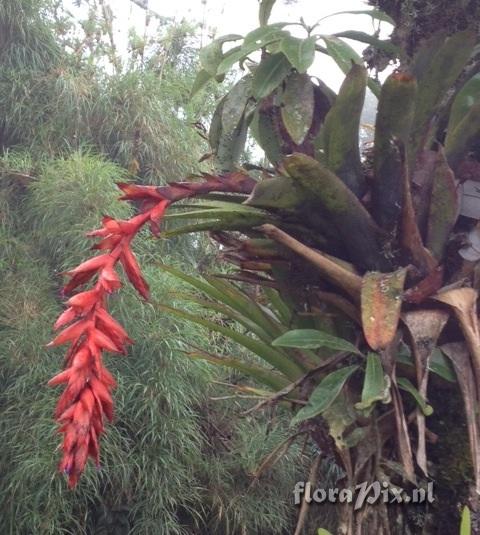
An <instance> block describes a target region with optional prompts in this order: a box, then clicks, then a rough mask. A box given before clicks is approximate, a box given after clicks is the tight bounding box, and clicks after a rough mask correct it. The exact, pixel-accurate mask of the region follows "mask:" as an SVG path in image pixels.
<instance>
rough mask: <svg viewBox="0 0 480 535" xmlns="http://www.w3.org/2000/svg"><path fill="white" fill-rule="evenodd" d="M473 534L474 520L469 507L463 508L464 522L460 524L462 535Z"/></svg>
mask: <svg viewBox="0 0 480 535" xmlns="http://www.w3.org/2000/svg"><path fill="white" fill-rule="evenodd" d="M471 533H472V520H471V515H470V509H469V508H468V505H465V506H464V507H463V511H462V521H461V523H460V535H471Z"/></svg>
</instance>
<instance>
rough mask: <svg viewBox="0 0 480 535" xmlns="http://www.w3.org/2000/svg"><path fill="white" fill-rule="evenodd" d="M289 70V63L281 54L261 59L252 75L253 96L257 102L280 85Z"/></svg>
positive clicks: (290, 67)
mask: <svg viewBox="0 0 480 535" xmlns="http://www.w3.org/2000/svg"><path fill="white" fill-rule="evenodd" d="M291 69H292V66H291V64H290V62H289V61H288V59H287V58H286V57H285V55H284V54H282V53H279V54H273V55H272V56H269V57H267V58H265V59H263V60H262V61H261V63H260V65H259V66H258V68H257V69H256V71H255V73H254V75H253V83H252V92H253V96H254V97H255V98H256V99H257V100H258V99H262V98H264V97H266V96H267V95H269V94H270V93H271V92H272V91H273V90H274V89H276V88H277V87H278V86H279V85H280V84H281V83H282V81H283V80H284V79H285V78H286V76H287V75H288V73H289V72H290V71H291Z"/></svg>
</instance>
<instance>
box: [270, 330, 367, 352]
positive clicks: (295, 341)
mask: <svg viewBox="0 0 480 535" xmlns="http://www.w3.org/2000/svg"><path fill="white" fill-rule="evenodd" d="M272 345H273V346H280V347H295V348H298V349H319V348H322V347H324V348H327V349H334V350H337V351H347V352H348V353H355V354H357V355H361V354H362V353H361V352H360V351H359V350H358V349H357V348H356V347H355V346H354V345H353V344H351V343H350V342H349V341H348V340H344V339H343V338H338V337H337V336H333V335H331V334H328V333H325V332H322V331H317V330H315V329H294V330H293V331H288V332H286V333H285V334H282V336H279V337H278V338H277V339H276V340H274V341H273V342H272Z"/></svg>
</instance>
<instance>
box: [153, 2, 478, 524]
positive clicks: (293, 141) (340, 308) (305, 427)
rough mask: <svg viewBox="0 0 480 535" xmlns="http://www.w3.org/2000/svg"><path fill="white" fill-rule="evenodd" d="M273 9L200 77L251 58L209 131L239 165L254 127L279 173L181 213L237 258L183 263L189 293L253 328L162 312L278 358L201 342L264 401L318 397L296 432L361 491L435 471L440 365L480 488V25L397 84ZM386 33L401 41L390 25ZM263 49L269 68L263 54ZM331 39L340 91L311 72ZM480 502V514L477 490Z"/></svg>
mask: <svg viewBox="0 0 480 535" xmlns="http://www.w3.org/2000/svg"><path fill="white" fill-rule="evenodd" d="M272 6H273V2H268V1H266V0H264V1H263V2H262V3H261V10H260V23H261V26H260V27H259V28H258V29H256V30H254V31H252V32H251V33H250V34H248V35H247V36H245V37H242V36H237V35H229V36H225V37H223V38H219V39H217V40H216V41H214V42H213V43H212V44H210V45H209V46H208V47H206V48H205V49H204V50H203V52H202V53H201V64H202V68H203V70H202V71H201V72H200V74H199V75H198V77H197V80H196V85H197V87H198V86H201V84H202V83H203V82H204V81H206V80H208V79H210V78H215V79H217V80H221V79H222V77H223V75H224V73H225V72H226V71H227V70H228V69H229V68H230V67H231V66H232V65H233V64H234V63H236V62H237V61H240V66H241V67H242V68H247V69H248V71H249V72H248V73H247V74H245V76H244V77H243V78H242V79H241V80H240V81H239V82H238V83H237V84H236V85H235V86H234V87H233V88H232V89H231V90H230V91H229V93H227V95H226V96H225V97H223V99H222V100H221V101H220V102H219V105H218V106H217V109H216V111H215V113H214V115H213V119H212V123H211V126H210V132H209V140H210V143H211V146H212V150H213V153H214V154H215V156H216V160H217V163H218V169H220V170H221V171H223V172H224V173H226V172H229V171H231V170H232V169H234V168H235V166H236V165H238V160H239V157H240V154H241V153H242V150H243V146H244V144H245V139H246V136H247V132H248V131H249V130H250V132H251V133H252V134H253V136H254V137H255V139H256V140H257V142H258V143H259V145H260V146H261V148H262V149H263V150H264V151H265V153H266V156H267V157H268V159H269V161H270V164H271V167H270V168H264V169H262V168H260V169H258V173H257V174H256V175H255V174H254V173H252V175H251V177H252V178H256V179H257V183H256V184H255V185H254V186H253V187H252V189H251V192H250V195H248V196H247V195H245V193H246V192H243V193H244V194H239V193H238V192H236V191H234V190H232V191H231V192H230V193H229V194H228V195H225V190H224V189H223V190H221V191H222V193H221V194H219V193H214V194H207V195H206V200H202V201H199V202H197V203H195V202H192V203H191V204H189V205H187V206H183V207H182V206H178V205H177V208H178V209H177V210H174V211H173V212H172V213H171V215H170V216H169V217H170V218H173V219H175V218H176V219H183V218H187V219H201V221H200V222H199V223H193V224H191V225H186V226H184V227H180V228H176V229H175V231H174V233H175V234H178V233H182V232H192V231H196V230H197V231H198V230H202V231H205V230H211V231H213V232H214V233H213V237H214V238H215V239H216V240H217V241H218V242H219V243H220V244H221V245H222V247H221V249H220V255H221V257H222V258H223V259H224V260H227V261H228V262H230V263H232V264H233V265H235V266H237V268H238V269H237V270H236V271H234V272H233V273H232V272H230V273H229V274H228V275H225V274H220V276H219V275H218V274H217V276H207V277H204V280H201V279H199V278H194V277H187V276H185V275H183V274H181V273H179V272H174V271H172V269H170V268H166V269H167V271H170V272H172V273H175V275H176V276H177V277H179V278H181V279H183V280H185V281H186V282H188V283H189V284H190V285H192V286H193V288H194V289H195V292H194V294H193V295H190V296H186V297H187V300H190V301H194V302H195V303H197V304H200V305H201V306H203V307H204V308H205V309H206V310H208V311H209V313H210V314H211V313H212V311H213V312H215V313H216V314H222V315H224V316H226V317H228V318H230V319H231V320H234V321H235V322H236V323H237V324H238V325H240V326H241V327H242V329H243V330H244V332H242V333H241V334H239V333H238V331H237V330H236V329H232V328H230V327H227V326H225V325H223V324H222V323H217V322H215V321H212V320H211V319H207V318H205V317H204V316H198V315H192V314H191V313H189V312H185V311H180V310H176V309H172V308H171V307H163V308H164V309H165V310H166V311H167V312H168V313H169V314H171V315H174V316H177V317H181V318H183V319H188V320H190V321H192V322H194V323H197V324H200V325H202V326H204V327H206V328H207V329H209V330H210V331H214V332H220V333H221V334H222V335H224V336H227V337H229V338H231V339H232V340H234V341H235V342H237V343H238V344H240V345H241V346H243V347H244V348H246V349H248V350H249V351H251V352H253V353H254V354H256V355H257V356H258V357H260V359H262V360H263V361H264V363H263V365H258V364H257V363H254V364H252V363H250V362H244V361H242V360H241V359H238V358H236V357H234V356H228V357H225V356H222V355H217V354H215V353H214V352H212V351H206V350H199V351H197V352H194V353H192V354H191V356H192V357H195V358H203V359H204V360H207V361H209V362H211V363H214V364H216V365H218V364H219V365H224V366H227V367H231V368H234V369H237V370H242V372H246V373H248V374H249V375H251V376H252V377H255V378H256V380H257V381H258V382H259V383H261V384H263V385H264V386H266V387H268V388H269V389H271V390H273V391H274V394H272V395H270V396H269V395H268V394H266V393H265V391H264V390H260V389H256V390H252V392H253V393H254V395H256V396H257V397H258V398H259V400H260V401H259V404H258V406H257V408H258V407H263V406H265V405H268V406H272V405H277V404H279V403H285V402H287V403H291V404H293V405H298V404H300V405H304V406H303V407H302V408H301V409H300V410H299V411H298V412H297V413H296V415H295V416H294V418H293V420H292V425H294V426H296V425H299V426H300V427H299V428H297V430H296V431H295V433H294V434H293V435H292V436H291V439H292V442H293V440H294V438H295V437H296V436H297V434H308V435H309V436H311V438H312V439H313V441H314V442H315V443H316V444H317V445H318V447H319V448H320V450H321V452H322V454H323V455H326V454H331V455H334V456H335V457H336V459H337V461H338V462H339V463H340V464H341V465H342V467H343V469H344V471H345V476H344V479H343V484H345V486H347V487H352V486H354V485H355V484H356V483H357V482H359V481H364V480H368V481H371V480H374V479H380V480H382V481H385V480H386V481H390V482H393V483H396V484H397V485H398V484H400V485H404V486H408V485H418V484H421V482H422V481H426V480H428V477H429V475H430V474H429V466H428V463H427V458H428V455H427V452H428V450H427V438H428V436H429V433H428V429H427V427H426V421H427V420H426V419H427V418H428V417H430V418H432V417H434V416H432V412H433V409H432V407H431V406H430V405H429V404H428V401H427V399H428V388H429V384H430V383H431V381H430V382H429V376H430V372H434V373H435V374H436V375H438V377H439V379H437V381H439V382H440V384H442V388H445V389H447V390H448V389H449V388H452V386H451V384H450V386H449V383H455V382H456V383H457V385H458V387H459V390H460V392H461V394H462V396H463V399H464V402H465V408H466V412H467V422H468V440H469V443H470V447H471V452H472V459H473V476H472V479H473V481H474V483H473V486H474V489H476V492H478V490H479V488H480V487H479V485H480V476H479V472H478V467H479V466H480V462H479V460H480V457H479V455H480V452H479V449H478V437H479V422H478V418H477V414H478V404H479V387H478V385H479V384H480V375H479V373H478V370H479V369H480V368H479V364H478V363H479V362H480V361H479V350H478V348H479V347H480V338H479V334H478V333H479V332H480V329H479V325H478V318H477V313H476V300H477V285H478V275H477V274H476V273H477V271H476V261H477V260H478V257H475V258H473V257H470V256H469V254H468V253H467V252H466V251H465V247H464V246H465V240H464V238H465V231H466V230H469V229H471V228H473V226H474V225H475V221H472V220H469V219H466V218H462V217H461V218H459V217H458V214H459V198H458V189H459V184H460V183H461V182H462V181H464V180H466V178H471V177H473V178H474V179H475V178H478V173H479V161H478V155H477V152H476V144H478V139H479V136H480V130H479V124H480V121H478V110H479V109H480V108H479V106H480V100H479V94H478V80H477V76H476V75H473V76H472V74H471V73H470V74H469V75H468V74H467V75H466V73H468V72H469V71H468V69H467V67H468V65H469V61H470V60H471V58H472V57H473V56H474V55H475V53H476V46H478V38H477V35H476V33H475V32H474V31H471V30H465V31H462V32H458V33H455V34H453V35H451V36H450V37H448V38H446V37H445V35H444V34H443V33H442V32H439V33H437V34H435V35H434V36H433V37H431V38H430V39H429V40H426V41H425V43H424V44H423V45H422V46H421V47H420V49H419V50H418V51H417V53H416V56H415V57H414V59H413V61H412V62H410V63H409V65H408V69H407V68H406V67H405V66H402V64H401V65H400V69H399V70H397V71H395V72H394V73H393V74H391V75H390V76H389V77H388V78H387V80H386V81H385V83H384V84H383V85H382V86H381V87H380V86H379V85H378V82H376V81H375V80H372V79H371V78H369V76H368V73H367V70H366V69H365V68H364V67H363V65H362V64H361V62H360V61H359V59H358V57H352V54H351V53H350V52H349V51H348V49H346V48H345V46H343V45H346V43H343V41H342V43H343V44H342V45H340V44H339V43H338V42H337V40H338V39H341V37H339V36H336V39H337V40H334V43H335V44H336V45H338V46H332V42H331V39H330V37H329V36H323V35H313V33H312V32H313V29H312V28H308V27H307V26H305V24H304V23H302V26H303V27H304V28H305V30H306V31H307V33H308V35H307V37H306V38H305V39H298V38H296V37H293V36H292V35H290V34H289V33H288V32H287V31H286V30H285V28H286V27H287V24H284V23H281V24H268V20H267V19H268V16H267V15H266V14H268V13H269V12H270V10H271V7H272ZM372 16H374V17H378V16H381V15H379V14H378V12H377V11H372ZM344 37H347V38H354V36H353V35H352V34H351V33H350V34H348V35H344ZM357 37H358V36H357ZM240 40H242V44H241V45H239V46H237V47H234V48H232V49H230V50H227V51H224V50H223V45H224V43H226V42H230V41H240ZM319 41H323V44H325V47H324V46H322V45H319V44H318V42H319ZM371 41H372V44H373V45H374V46H377V47H381V46H385V43H383V44H381V43H378V42H377V41H378V40H377V39H376V37H375V36H373V37H372V39H371ZM367 42H369V41H367ZM387 45H388V46H389V47H390V43H387ZM257 50H260V51H261V58H260V60H259V62H252V61H250V60H249V57H250V55H251V54H252V53H254V52H255V51H257ZM317 51H318V52H319V53H327V54H329V55H330V56H331V57H333V58H334V59H335V60H336V61H337V62H338V63H339V65H340V66H342V64H343V68H344V71H345V72H346V77H345V80H344V83H343V84H342V86H341V88H340V91H339V93H338V94H335V93H334V92H333V91H331V90H330V89H328V88H327V87H326V86H325V84H323V83H322V82H319V81H316V80H314V79H312V78H311V77H310V76H308V74H307V73H306V71H307V69H308V68H309V66H310V65H311V64H312V62H313V59H314V55H315V53H316V52H317ZM390 51H391V52H392V54H393V53H394V51H393V49H390ZM347 52H348V54H350V55H348V54H347ZM400 55H401V54H400ZM400 59H402V58H400ZM465 76H466V78H465ZM368 86H370V87H371V89H372V90H373V91H374V92H375V93H376V94H377V95H378V96H379V105H378V114H377V119H376V125H375V127H376V128H375V141H374V145H373V148H372V149H371V154H370V156H371V160H372V163H371V164H367V163H366V162H365V161H362V157H361V154H360V151H359V124H360V113H361V110H362V106H363V102H364V98H365V91H366V88H367V87H368ZM467 171H468V173H469V174H467ZM160 191H162V188H160V189H159V192H160ZM204 193H205V192H203V194H204ZM192 207H194V208H196V210H193V211H192V210H191V209H192ZM174 208H175V207H174ZM168 234H169V233H168V232H167V233H166V235H168ZM472 239H473V238H472ZM462 247H463V248H462ZM226 279H230V280H231V281H230V282H229V281H228V280H226ZM238 283H240V284H238ZM452 365H453V366H452ZM242 388H243V387H238V389H239V390H240V391H242ZM433 414H435V413H433ZM430 436H431V434H430ZM440 439H441V437H440ZM466 440H467V439H466ZM287 447H288V446H287ZM277 453H278V452H277ZM272 456H273V457H276V456H275V455H273V453H272ZM278 456H280V455H278ZM471 505H472V508H473V509H474V510H478V503H476V501H475V500H473V502H472V503H471ZM380 509H381V508H380ZM300 516H301V518H302V516H303V515H300ZM302 521H303V520H302ZM340 521H341V524H342V526H343V527H344V528H345V529H346V530H347V531H346V532H348V533H350V532H351V531H349V530H354V529H357V528H354V526H356V525H357V523H360V524H361V525H362V526H363V527H362V529H366V530H368V529H369V526H370V527H371V526H378V525H379V524H378V522H380V523H383V525H385V526H386V525H387V524H388V514H387V512H386V511H380V512H378V510H377V512H376V513H375V512H374V511H373V510H370V511H368V513H367V514H364V513H362V515H361V516H359V517H357V516H356V515H355V513H354V512H353V511H352V510H349V511H347V512H345V514H344V515H343V516H342V518H341V519H340ZM298 529H299V528H298ZM385 529H388V528H387V527H386V528H385ZM352 532H353V531H352Z"/></svg>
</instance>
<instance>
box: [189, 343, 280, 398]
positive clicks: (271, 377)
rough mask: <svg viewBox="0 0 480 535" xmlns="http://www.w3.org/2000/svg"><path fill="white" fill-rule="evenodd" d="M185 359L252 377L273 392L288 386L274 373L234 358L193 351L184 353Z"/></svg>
mask: <svg viewBox="0 0 480 535" xmlns="http://www.w3.org/2000/svg"><path fill="white" fill-rule="evenodd" d="M186 355H187V357H189V358H192V359H201V360H205V361H207V362H209V363H210V364H214V365H216V366H225V367H227V368H232V369H234V370H238V371H241V372H242V373H245V374H246V375H248V376H250V377H253V378H254V379H256V380H257V381H258V382H259V383H262V384H264V385H267V386H269V387H270V388H273V389H274V390H281V389H282V388H285V387H286V386H288V381H286V380H285V379H284V378H283V377H281V376H279V375H277V374H276V373H274V372H272V371H270V370H267V369H266V368H262V367H261V366H255V365H253V364H250V363H247V362H244V361H242V360H241V359H238V358H234V357H220V356H217V355H212V354H210V353H204V352H203V351H194V352H190V353H186Z"/></svg>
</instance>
